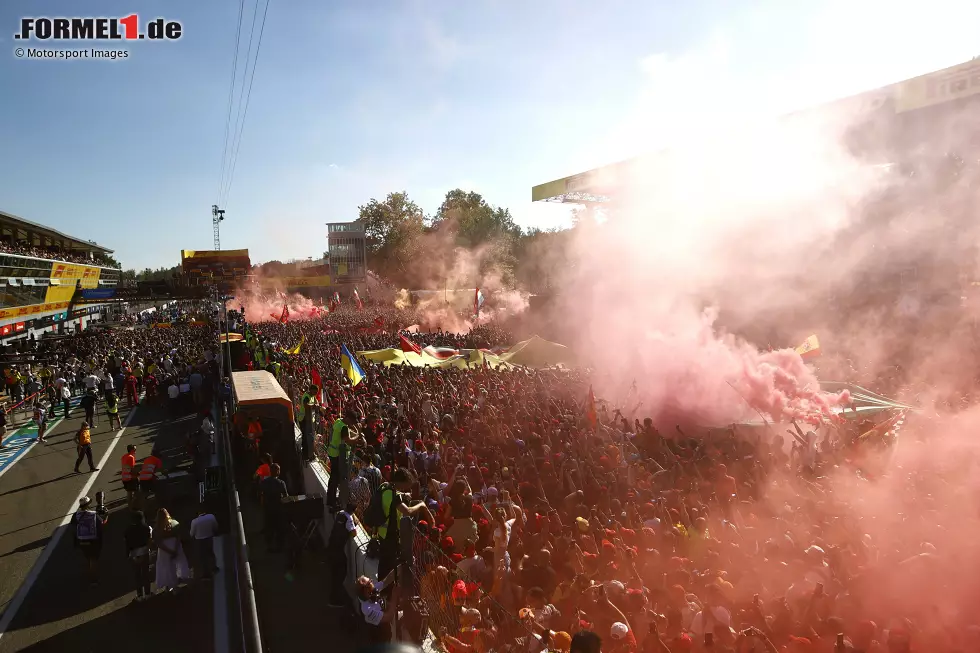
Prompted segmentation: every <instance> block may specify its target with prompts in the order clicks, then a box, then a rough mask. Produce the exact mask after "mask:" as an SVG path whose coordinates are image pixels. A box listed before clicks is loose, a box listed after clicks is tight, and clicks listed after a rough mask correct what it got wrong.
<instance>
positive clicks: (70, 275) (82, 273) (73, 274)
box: [51, 263, 102, 288]
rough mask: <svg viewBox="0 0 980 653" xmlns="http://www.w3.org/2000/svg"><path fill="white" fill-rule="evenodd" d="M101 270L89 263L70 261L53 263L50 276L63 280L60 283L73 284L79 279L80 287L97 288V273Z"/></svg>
mask: <svg viewBox="0 0 980 653" xmlns="http://www.w3.org/2000/svg"><path fill="white" fill-rule="evenodd" d="M101 273H102V270H101V269H100V268H97V267H93V266H90V265H74V264H72V263H55V264H54V265H53V266H52V268H51V278H52V279H59V280H64V281H63V282H62V283H66V282H67V283H70V284H71V285H72V286H74V285H75V282H76V280H78V279H81V281H82V288H98V287H99V275H100V274H101Z"/></svg>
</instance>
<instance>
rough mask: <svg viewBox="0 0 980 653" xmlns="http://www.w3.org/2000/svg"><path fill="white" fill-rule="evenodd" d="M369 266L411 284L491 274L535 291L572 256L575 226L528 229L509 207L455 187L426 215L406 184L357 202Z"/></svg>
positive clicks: (476, 281)
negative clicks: (570, 247)
mask: <svg viewBox="0 0 980 653" xmlns="http://www.w3.org/2000/svg"><path fill="white" fill-rule="evenodd" d="M358 213H359V216H360V219H361V221H362V222H363V223H364V231H365V240H366V248H367V254H368V267H369V268H370V269H371V270H373V271H374V272H376V273H378V274H380V275H381V276H382V277H384V278H386V279H388V280H389V281H391V282H392V283H395V284H400V285H403V286H406V287H415V288H425V287H442V286H443V284H446V285H448V286H450V287H457V288H466V287H472V286H473V285H484V284H485V283H487V281H488V280H489V279H491V278H492V279H494V280H495V281H496V282H499V283H501V284H503V285H504V286H505V287H513V286H515V285H517V284H519V285H520V286H521V287H523V288H526V289H528V290H531V291H532V292H544V291H546V290H547V289H548V288H549V287H550V286H551V285H553V284H555V283H557V281H558V278H557V277H556V276H555V275H556V270H559V269H562V268H563V266H564V265H565V264H566V263H567V250H568V245H569V240H570V239H569V234H570V233H571V232H570V230H551V231H541V230H539V229H529V230H527V231H525V230H524V229H522V228H521V227H520V225H518V224H517V223H516V222H514V217H513V216H512V215H511V213H510V210H508V209H506V208H504V207H497V206H493V205H491V204H490V203H489V202H487V201H486V199H484V197H483V196H482V195H480V194H479V193H476V192H473V191H464V190H462V189H459V188H456V189H453V190H451V191H449V192H448V193H446V196H445V198H444V199H443V201H442V203H441V204H440V205H439V208H438V209H437V210H436V212H435V214H434V215H433V216H432V217H431V218H427V217H426V215H425V214H424V212H423V211H422V209H421V208H419V206H418V205H417V204H415V203H414V202H412V201H411V200H410V199H409V198H408V194H407V193H405V192H399V193H389V194H388V196H387V197H386V198H385V199H384V200H383V201H379V200H377V199H373V198H372V199H371V201H370V202H368V203H367V204H365V205H364V206H361V207H359V208H358Z"/></svg>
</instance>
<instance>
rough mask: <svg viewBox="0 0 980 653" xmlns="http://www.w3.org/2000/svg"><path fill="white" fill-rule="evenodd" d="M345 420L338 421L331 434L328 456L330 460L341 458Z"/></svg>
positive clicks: (334, 424)
mask: <svg viewBox="0 0 980 653" xmlns="http://www.w3.org/2000/svg"><path fill="white" fill-rule="evenodd" d="M345 426H347V425H346V424H344V420H342V419H338V420H337V421H336V422H334V423H333V431H332V432H331V433H330V442H329V443H327V456H328V457H330V458H340V445H341V443H342V442H343V441H344V437H343V435H342V432H343V430H344V427H345Z"/></svg>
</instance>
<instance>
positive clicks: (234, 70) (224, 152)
mask: <svg viewBox="0 0 980 653" xmlns="http://www.w3.org/2000/svg"><path fill="white" fill-rule="evenodd" d="M244 13H245V0H239V2H238V29H237V30H235V57H234V59H233V60H232V64H231V83H230V84H229V85H228V116H227V117H226V118H225V144H224V145H223V146H222V148H221V174H220V176H219V177H218V198H219V199H220V197H221V189H222V188H223V187H224V184H225V166H226V164H227V161H228V134H229V132H230V131H231V108H232V106H233V105H234V103H235V81H236V80H237V79H238V51H239V50H240V49H241V38H242V15H243V14H244ZM244 77H245V75H244V74H243V75H242V78H244Z"/></svg>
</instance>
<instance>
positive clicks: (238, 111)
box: [218, 0, 259, 204]
mask: <svg viewBox="0 0 980 653" xmlns="http://www.w3.org/2000/svg"><path fill="white" fill-rule="evenodd" d="M242 2H243V3H244V0H242ZM258 15H259V0H255V3H254V4H253V6H252V23H251V27H250V28H249V31H248V47H247V48H246V49H245V67H244V69H243V71H242V83H241V84H240V85H239V86H238V88H237V93H238V100H237V102H236V104H235V126H234V127H232V128H231V141H230V143H229V147H228V152H227V153H226V158H225V171H226V173H227V174H226V176H225V178H224V181H223V182H222V184H221V188H220V189H219V192H218V203H219V204H224V202H225V189H226V188H227V185H228V176H230V175H231V159H232V157H233V155H234V152H235V147H236V141H237V139H238V126H239V125H240V124H241V121H242V99H243V98H244V96H245V82H246V80H247V79H248V67H249V64H250V62H251V60H252V40H253V39H254V38H255V23H256V22H258ZM236 83H237V79H236Z"/></svg>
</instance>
